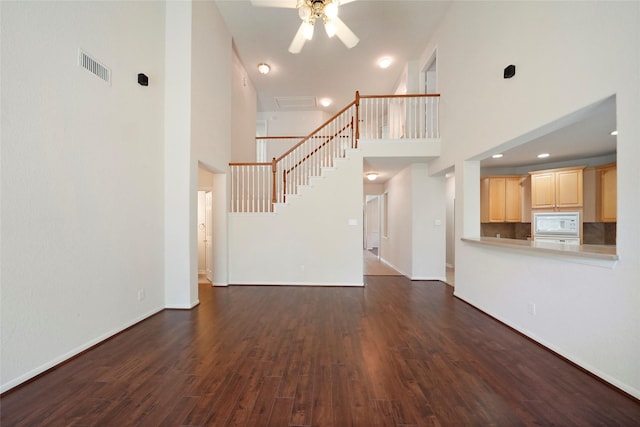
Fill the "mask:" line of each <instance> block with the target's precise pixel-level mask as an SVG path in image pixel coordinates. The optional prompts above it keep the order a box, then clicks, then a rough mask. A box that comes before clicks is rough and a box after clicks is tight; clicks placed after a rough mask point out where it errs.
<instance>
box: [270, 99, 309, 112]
mask: <svg viewBox="0 0 640 427" xmlns="http://www.w3.org/2000/svg"><path fill="white" fill-rule="evenodd" d="M275 101H276V105H277V106H278V108H279V109H281V110H310V109H314V108H316V107H317V105H316V98H315V97H314V96H276V97H275Z"/></svg>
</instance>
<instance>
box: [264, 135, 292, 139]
mask: <svg viewBox="0 0 640 427" xmlns="http://www.w3.org/2000/svg"><path fill="white" fill-rule="evenodd" d="M302 138H304V136H291V135H285V136H256V139H302Z"/></svg>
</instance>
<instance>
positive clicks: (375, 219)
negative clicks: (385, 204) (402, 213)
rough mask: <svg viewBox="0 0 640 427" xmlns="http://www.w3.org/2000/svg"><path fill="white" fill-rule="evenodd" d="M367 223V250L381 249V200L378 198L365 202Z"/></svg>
mask: <svg viewBox="0 0 640 427" xmlns="http://www.w3.org/2000/svg"><path fill="white" fill-rule="evenodd" d="M365 221H366V227H365V232H366V239H365V242H366V247H365V249H371V248H378V247H380V200H379V198H378V197H373V198H371V199H368V200H366V201H365Z"/></svg>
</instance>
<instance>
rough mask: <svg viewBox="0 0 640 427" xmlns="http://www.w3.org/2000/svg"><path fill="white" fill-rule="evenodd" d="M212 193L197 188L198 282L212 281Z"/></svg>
mask: <svg viewBox="0 0 640 427" xmlns="http://www.w3.org/2000/svg"><path fill="white" fill-rule="evenodd" d="M212 255H213V195H212V192H211V191H203V190H198V283H206V284H211V283H213V266H212V262H211V261H212Z"/></svg>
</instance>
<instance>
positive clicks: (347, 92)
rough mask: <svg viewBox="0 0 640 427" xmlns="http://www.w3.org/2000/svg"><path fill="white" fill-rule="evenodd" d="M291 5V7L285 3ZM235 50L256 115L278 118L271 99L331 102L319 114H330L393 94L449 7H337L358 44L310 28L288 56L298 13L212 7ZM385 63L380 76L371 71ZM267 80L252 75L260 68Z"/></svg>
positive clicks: (360, 1) (229, 4)
mask: <svg viewBox="0 0 640 427" xmlns="http://www.w3.org/2000/svg"><path fill="white" fill-rule="evenodd" d="M290 2H291V4H292V5H295V4H296V0H290ZM216 4H217V6H218V9H219V10H220V13H221V14H222V16H223V19H224V21H225V23H226V24H227V27H228V29H229V31H230V32H231V35H232V37H233V43H234V46H235V50H236V52H237V54H238V57H239V58H240V61H241V62H242V63H243V65H244V66H245V68H246V70H247V73H248V74H249V78H250V79H251V81H252V82H253V83H254V85H255V87H256V91H257V94H258V111H279V110H280V111H282V110H281V109H279V108H278V106H277V105H276V103H275V102H274V99H275V98H276V97H314V98H317V99H320V98H325V97H327V98H330V99H332V100H333V104H332V105H330V106H329V107H328V108H323V107H321V106H318V108H317V109H319V110H325V111H327V112H329V113H332V114H333V113H335V112H337V111H339V110H340V109H342V108H343V107H344V106H346V105H347V104H348V103H349V102H351V101H353V99H354V97H355V92H356V90H358V91H360V93H361V94H363V95H378V94H388V93H392V91H393V90H394V88H395V86H396V83H397V81H398V79H399V78H400V76H401V74H402V71H403V67H404V65H405V64H406V63H407V61H411V60H417V59H418V58H419V57H420V56H421V54H422V53H423V51H424V49H425V47H426V44H427V43H428V41H429V38H430V36H431V35H432V34H433V32H434V31H435V29H436V26H437V24H438V22H439V21H440V20H441V18H442V17H443V15H444V13H445V11H446V9H447V7H448V6H449V4H450V3H449V2H448V1H430V0H412V1H399V0H394V1H378V0H356V1H351V2H349V3H347V4H343V5H341V6H340V10H339V17H340V18H341V19H342V21H343V22H344V23H345V24H346V25H347V26H348V27H349V28H351V30H352V31H353V32H354V33H355V34H356V35H357V36H358V37H359V38H360V42H359V43H358V45H356V46H355V47H354V48H352V49H347V48H346V47H345V46H344V44H342V42H341V41H340V40H339V39H338V38H337V37H333V38H331V39H330V38H329V37H328V36H327V34H326V33H325V31H324V28H323V26H322V24H316V29H315V33H314V36H313V40H311V41H308V42H306V43H305V45H304V47H303V49H302V52H300V53H299V54H297V55H294V54H291V53H289V51H288V48H289V44H290V43H291V40H292V39H293V36H294V35H295V34H296V32H297V30H298V27H299V26H300V22H301V21H300V18H299V17H298V12H297V10H296V9H287V8H272V7H256V6H253V5H252V3H251V1H249V0H216ZM383 56H390V57H392V58H393V63H392V64H391V66H390V67H389V68H387V69H386V70H383V69H380V68H378V67H377V66H376V62H377V60H378V59H379V58H380V57H383ZM262 62H266V63H268V64H269V65H270V66H271V73H269V74H268V75H261V74H259V73H258V70H257V66H258V64H259V63H262Z"/></svg>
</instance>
